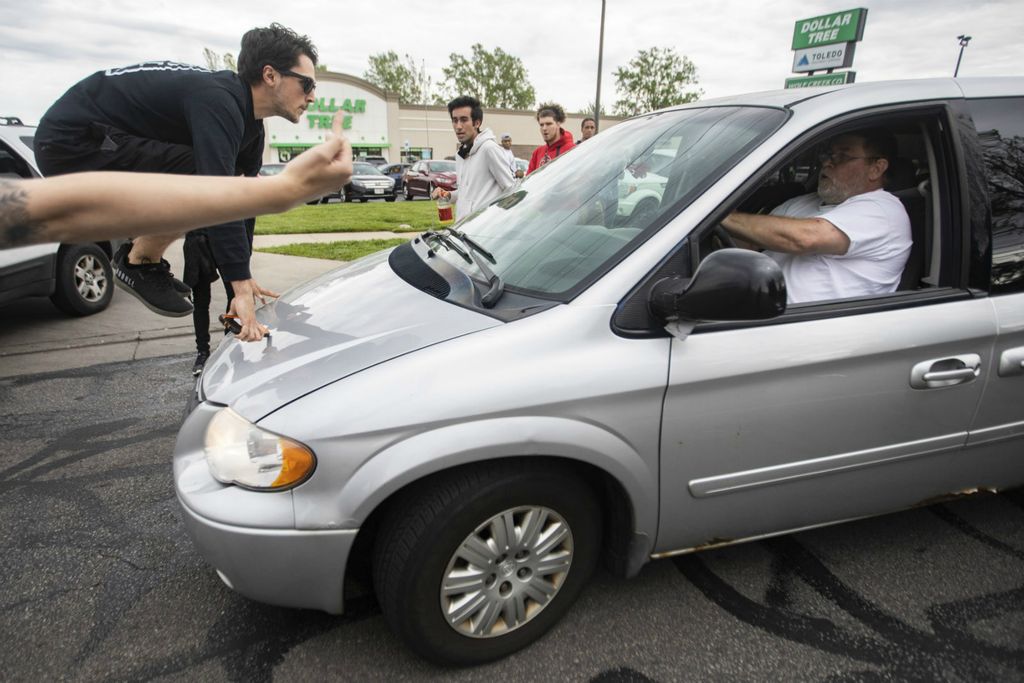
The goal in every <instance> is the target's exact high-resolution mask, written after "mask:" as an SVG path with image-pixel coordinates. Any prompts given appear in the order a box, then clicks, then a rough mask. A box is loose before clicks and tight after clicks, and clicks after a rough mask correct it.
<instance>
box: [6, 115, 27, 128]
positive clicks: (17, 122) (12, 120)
mask: <svg viewBox="0 0 1024 683" xmlns="http://www.w3.org/2000/svg"><path fill="white" fill-rule="evenodd" d="M24 125H25V124H24V123H23V122H22V120H21V119H19V118H18V117H17V116H0V126H24Z"/></svg>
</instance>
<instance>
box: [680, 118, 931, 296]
mask: <svg viewBox="0 0 1024 683" xmlns="http://www.w3.org/2000/svg"><path fill="white" fill-rule="evenodd" d="M946 149H948V146H947V145H944V144H943V143H942V135H941V127H940V125H939V117H938V114H937V113H932V114H921V115H917V116H908V115H906V114H901V115H899V116H898V117H896V116H893V117H885V116H877V117H870V118H864V119H860V120H857V121H853V122H844V123H843V124H842V125H841V126H836V127H832V128H830V129H827V130H819V131H815V132H814V133H813V134H812V135H810V136H808V137H807V138H806V139H804V140H802V141H801V142H799V143H798V144H797V146H796V147H795V148H791V149H790V151H789V152H788V153H787V154H786V155H785V156H784V157H783V158H782V159H780V161H779V162H778V163H777V164H775V165H774V166H773V167H772V168H771V169H770V170H769V171H768V172H767V173H766V174H764V175H763V176H762V177H761V178H760V181H759V182H758V183H757V185H756V186H755V187H753V189H750V190H748V191H746V192H745V193H744V194H743V195H742V196H740V197H739V199H738V201H736V202H735V203H734V204H733V206H732V209H731V211H730V212H728V213H724V214H723V216H722V217H723V218H725V217H726V216H729V218H728V219H725V220H723V221H722V225H717V224H716V225H710V226H707V227H706V228H705V229H704V230H703V231H701V232H700V233H699V234H698V235H697V236H696V243H697V249H693V250H692V254H693V258H694V260H695V263H694V265H697V263H699V262H700V261H701V260H703V259H704V258H706V257H707V256H708V255H709V254H710V253H711V252H713V251H716V250H718V249H722V248H725V247H732V246H740V247H744V248H754V249H757V250H759V251H764V252H765V253H766V254H768V255H769V256H770V257H772V258H773V260H775V261H776V262H777V263H778V264H779V266H780V268H782V270H783V273H784V275H785V277H786V280H787V293H788V295H789V296H788V300H789V304H790V307H792V306H799V305H803V304H808V305H811V304H821V303H825V302H828V303H831V302H834V301H842V300H863V299H874V298H877V297H886V296H892V295H893V294H898V293H903V292H914V291H917V290H922V289H927V288H931V287H936V286H939V285H941V284H946V283H945V282H944V280H946V279H948V275H947V273H946V272H944V271H943V259H942V258H941V255H940V246H941V243H942V240H941V235H942V232H943V230H942V229H943V222H944V221H945V220H948V219H947V218H944V216H946V215H948V212H947V211H945V210H944V209H943V207H944V201H946V200H944V199H943V192H944V188H946V187H947V186H948V183H947V182H945V181H944V179H943V178H941V177H940V173H939V169H940V168H941V167H942V164H941V163H940V162H941V160H942V158H943V156H944V155H945V154H947V152H946V151H945V150H946ZM883 154H884V155H885V158H886V162H887V164H886V167H885V170H884V174H882V175H881V177H876V176H877V170H878V169H881V168H882V166H881V165H878V164H877V159H879V158H882V155H883ZM873 164H874V166H873ZM872 169H875V170H874V171H873V170H872ZM731 212H739V214H742V216H736V217H735V218H736V219H737V220H738V219H739V218H745V219H746V220H747V221H748V223H752V224H754V225H755V226H756V227H757V229H758V230H761V231H763V232H755V233H754V234H755V235H764V236H765V242H763V243H758V242H756V241H754V240H753V239H751V240H750V241H749V242H747V241H744V240H743V239H741V238H744V237H747V233H745V232H742V231H741V230H740V229H739V228H736V229H733V226H734V225H735V223H734V222H733V220H732V219H733V218H734V217H733V216H732V213H731ZM811 218H822V219H824V220H825V221H828V225H826V226H823V225H822V224H821V222H820V221H818V222H815V223H803V224H802V225H801V224H797V223H793V222H791V221H787V219H796V220H800V219H811ZM779 219H781V220H779ZM829 226H834V228H836V229H838V230H840V231H841V232H842V233H843V234H844V235H845V236H846V238H847V239H848V240H849V247H847V250H846V252H845V253H842V254H834V253H828V252H826V251H823V250H820V249H815V248H813V247H806V248H805V247H803V246H802V244H800V243H797V244H796V246H790V244H791V243H788V242H785V241H777V242H771V241H770V240H772V239H774V238H775V236H777V235H783V234H786V231H787V230H789V229H797V228H798V227H800V228H804V229H807V230H828V229H829ZM741 227H742V226H741ZM832 234H834V233H832ZM801 249H803V250H802V251H801Z"/></svg>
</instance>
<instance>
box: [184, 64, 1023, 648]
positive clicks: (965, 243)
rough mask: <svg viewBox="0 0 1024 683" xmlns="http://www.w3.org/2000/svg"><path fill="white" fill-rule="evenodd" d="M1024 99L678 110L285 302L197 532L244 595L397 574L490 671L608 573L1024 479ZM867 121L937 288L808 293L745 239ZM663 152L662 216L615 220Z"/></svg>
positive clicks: (234, 361)
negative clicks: (743, 245)
mask: <svg viewBox="0 0 1024 683" xmlns="http://www.w3.org/2000/svg"><path fill="white" fill-rule="evenodd" d="M1022 111H1024V78H1010V79H995V78H992V79H977V80H968V79H963V80H953V79H941V80H925V81H901V82H893V83H885V82H882V83H865V84H857V85H849V86H835V87H823V88H816V89H800V90H785V91H777V92H769V93H759V94H754V95H740V96H735V97H730V98H727V99H723V100H711V101H707V102H697V103H693V104H689V105H683V106H680V107H674V108H671V109H667V110H664V111H660V112H655V113H651V114H645V115H643V116H639V117H636V118H633V119H631V120H628V121H625V122H622V123H620V124H618V125H616V126H615V127H613V128H610V129H608V130H606V131H604V132H603V133H601V135H599V136H597V137H596V138H594V139H593V140H591V141H589V142H588V143H587V144H586V145H582V146H580V147H579V148H578V149H576V150H574V151H573V153H572V154H567V155H564V156H562V157H559V158H558V159H556V160H554V161H553V162H552V163H550V164H548V165H547V166H545V167H544V168H543V169H542V170H541V171H539V172H537V173H535V174H532V175H530V176H529V177H527V178H526V179H524V180H523V181H522V183H520V184H519V185H517V186H516V187H515V188H513V189H512V190H511V191H510V192H509V193H507V194H505V195H504V196H502V197H500V198H499V199H497V200H496V201H495V202H493V203H492V204H490V205H489V206H487V207H486V208H484V209H483V210H481V211H478V212H475V213H473V214H472V215H470V216H469V217H466V218H463V219H462V220H460V221H459V222H457V223H456V224H455V225H454V229H452V230H448V231H445V232H443V233H441V234H427V235H424V236H421V237H418V238H415V239H413V240H412V241H410V242H409V243H407V244H405V245H402V246H399V247H396V248H395V249H393V250H392V251H390V252H385V253H381V254H379V255H374V256H370V257H367V258H365V259H362V260H360V261H357V262H354V263H352V264H350V265H347V266H343V267H342V268H340V269H338V270H336V271H334V272H331V273H328V274H325V275H323V276H321V277H319V278H317V279H315V280H313V281H311V282H309V283H307V284H305V285H302V286H300V287H299V288H297V289H294V290H292V291H291V292H289V293H286V294H285V295H284V296H282V297H281V298H280V299H279V300H277V301H276V302H275V303H272V304H270V305H269V306H266V307H264V308H262V309H260V312H259V317H260V319H261V321H262V322H263V323H265V324H267V325H269V326H270V327H271V328H272V329H273V333H274V336H273V338H272V341H271V342H270V344H271V346H272V347H273V353H268V349H267V348H264V346H263V345H256V344H251V343H239V342H236V341H227V342H225V343H223V344H221V346H220V348H218V349H217V351H216V353H215V354H214V356H213V357H212V358H211V359H210V362H209V363H208V364H207V366H206V369H205V372H204V374H203V375H202V377H201V378H200V381H199V383H198V386H197V392H198V393H197V395H196V398H195V400H196V402H197V405H196V406H195V408H194V410H193V411H192V412H191V414H190V415H189V416H188V417H187V419H186V421H185V423H184V424H183V426H182V428H181V431H180V434H179V436H178V440H177V444H176V446H175V455H174V478H175V483H176V488H177V495H178V500H179V501H180V503H181V504H182V507H183V509H184V518H185V523H186V526H187V528H188V529H189V532H190V533H191V535H192V538H193V539H194V541H195V543H196V545H197V547H198V548H199V550H200V552H201V553H202V554H203V556H205V557H206V559H207V560H208V561H209V562H210V563H211V564H212V565H213V566H214V567H216V569H217V572H218V574H219V575H220V576H221V578H222V579H223V580H224V582H225V583H226V584H227V585H228V586H230V587H232V588H233V589H234V590H236V591H239V592H240V593H242V594H243V595H246V596H249V597H250V598H253V599H256V600H260V601H263V602H268V603H272V604H277V605H287V606H291V607H301V608H313V609H320V610H324V611H327V612H331V613H339V612H342V610H343V608H344V593H343V586H344V585H345V582H344V581H343V578H344V577H345V576H346V574H351V573H353V572H358V571H359V568H360V567H362V566H364V565H365V564H369V565H370V572H371V573H372V576H373V585H374V590H375V591H376V593H377V597H378V600H379V603H380V605H381V609H382V610H383V613H384V616H385V618H386V620H387V622H388V623H389V624H390V625H391V627H392V628H393V629H394V630H395V632H396V633H397V634H398V635H399V636H400V637H401V638H402V639H403V640H404V641H405V642H406V643H407V645H408V646H409V647H410V648H412V649H413V650H415V651H416V652H417V653H419V654H420V655H422V656H424V657H426V658H428V659H431V660H433V661H436V662H441V663H472V662H482V661H486V660H490V659H494V658H497V657H501V656H503V655H506V654H508V653H510V652H512V651H515V650H517V649H519V648H522V647H524V646H525V645H527V644H528V643H530V642H532V641H533V640H535V639H536V638H538V637H540V636H541V635H542V634H543V633H545V632H546V631H547V630H548V629H549V628H551V626H552V625H553V624H555V623H556V622H557V621H558V620H559V619H560V618H561V617H562V615H563V614H565V612H566V610H568V609H569V606H570V604H571V603H572V601H573V600H574V599H575V598H576V596H577V595H579V593H580V591H581V589H582V588H583V586H584V584H585V583H586V581H587V579H588V577H589V576H590V574H591V573H592V571H593V570H594V567H595V565H596V564H597V562H598V560H599V559H603V560H604V561H605V563H606V564H607V566H608V567H609V568H610V569H611V571H612V572H614V573H616V574H619V575H622V576H634V575H636V574H637V573H638V572H639V571H640V569H641V567H642V566H643V565H644V564H645V563H646V562H648V561H649V560H652V559H659V558H665V557H671V556H674V555H678V554H681V553H690V552H694V551H700V550H706V549H709V548H719V547H721V546H726V545H730V544H734V543H740V542H743V541H748V540H755V539H762V538H765V537H768V536H773V535H777V534H785V533H790V532H793V531H800V530H805V529H809V528H813V527H817V526H821V525H827V524H833V523H837V522H842V521H845V520H851V519H859V518H862V517H865V516H868V515H877V514H883V513H887V512H890V511H893V510H898V509H901V508H906V507H910V506H916V505H922V504H926V503H930V502H934V501H940V500H943V499H945V498H948V497H956V496H964V495H970V494H973V493H978V492H982V491H997V490H1002V489H1005V488H1009V487H1017V486H1021V485H1022V484H1024V459H1022V458H1021V453H1022V452H1024V429H1021V425H1024V206H1022V204H1021V201H1020V198H1021V196H1024V185H1022V181H1021V178H1022V177H1024V168H1022V166H1024V161H1022V160H1024V117H1022V116H1021V112H1022ZM864 127H876V128H877V127H881V128H885V129H887V130H889V131H891V132H892V133H893V135H894V136H895V138H896V141H897V145H898V148H899V158H900V159H899V160H900V161H901V162H903V163H899V164H897V163H896V161H897V160H896V159H894V163H893V167H894V168H895V167H897V166H902V167H903V168H904V169H905V170H906V173H905V174H904V173H898V174H894V175H902V178H901V179H900V180H899V182H897V179H896V178H893V179H892V186H891V190H892V191H893V192H894V193H895V194H897V196H899V197H900V199H901V201H903V202H904V204H905V205H906V206H907V208H908V214H909V215H910V219H911V229H912V234H913V240H914V250H912V251H911V254H910V260H909V261H908V262H907V266H906V268H905V270H904V280H903V282H902V283H901V285H900V288H899V290H898V291H896V292H894V293H891V294H882V295H876V296H865V297H856V298H850V299H838V300H826V301H815V302H809V303H801V304H793V305H791V306H788V307H787V304H786V294H785V292H786V282H785V279H784V277H783V275H782V271H781V270H780V268H779V267H778V265H777V264H776V262H775V261H774V260H773V259H772V258H770V257H769V256H767V255H765V254H761V253H758V252H756V251H751V250H746V249H736V248H732V247H731V246H729V243H728V242H729V240H728V236H727V235H723V231H722V230H721V228H720V227H719V224H720V222H721V221H722V220H723V219H725V218H726V216H728V215H729V214H730V213H732V212H733V211H736V210H737V209H742V210H746V211H750V212H757V211H759V210H761V208H762V206H763V205H764V203H765V202H766V201H769V200H768V198H769V196H771V201H777V200H779V199H780V198H784V197H785V196H787V195H789V196H792V195H793V194H795V193H801V192H807V191H808V190H813V189H814V188H813V187H809V186H805V185H801V183H800V182H793V181H794V178H795V177H796V176H795V173H796V172H797V171H799V169H808V168H810V167H812V166H813V165H814V164H816V163H817V162H816V161H815V159H817V158H819V154H820V152H821V151H822V146H823V145H825V144H826V143H827V141H828V140H829V139H831V138H834V137H836V136H837V135H840V134H843V133H846V132H849V131H851V130H854V129H858V128H864ZM651 150H659V153H661V152H663V151H664V150H669V151H670V152H669V154H670V159H669V160H668V163H666V164H664V165H662V166H661V170H660V173H659V175H662V176H664V177H665V179H666V182H665V187H664V190H663V192H662V196H661V198H660V200H659V203H658V207H657V209H656V210H655V211H652V212H638V211H633V212H632V213H631V215H630V216H629V217H628V219H627V220H626V221H624V222H620V221H619V220H612V221H611V222H610V223H603V222H602V221H603V220H605V216H607V215H608V214H609V213H610V212H607V211H605V212H600V211H597V212H595V211H594V208H593V207H594V204H595V201H596V199H595V198H597V197H601V196H611V197H613V198H614V197H616V195H617V189H618V184H619V182H620V180H621V179H622V177H623V176H622V174H623V172H624V171H626V170H627V169H630V168H633V169H636V168H638V167H641V166H643V167H646V168H651V167H652V165H651V162H652V161H653V160H652V159H651V158H650V155H651V154H652V152H651ZM833 163H835V160H834V159H833ZM806 178H807V180H808V182H812V183H813V182H815V181H816V176H815V174H813V173H808V174H807V175H806ZM900 185H902V187H899V186H900ZM611 217H612V219H615V214H614V213H612V214H611Z"/></svg>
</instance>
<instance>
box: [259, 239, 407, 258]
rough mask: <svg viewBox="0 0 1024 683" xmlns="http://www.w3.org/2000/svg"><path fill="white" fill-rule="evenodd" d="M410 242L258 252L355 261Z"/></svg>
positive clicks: (310, 245) (318, 244)
mask: <svg viewBox="0 0 1024 683" xmlns="http://www.w3.org/2000/svg"><path fill="white" fill-rule="evenodd" d="M407 241H408V240H404V239H392V240H347V241H343V242H302V243H299V244H285V245H283V246H280V247H260V248H259V249H256V251H262V252H264V253H267V254H285V255H286V256H305V257H306V258H322V259H333V260H335V261H355V260H356V259H358V258H362V257H364V256H367V255H369V254H372V253H374V252H376V251H380V250H381V249H390V248H391V247H397V246H398V245H399V244H405V243H406V242H407Z"/></svg>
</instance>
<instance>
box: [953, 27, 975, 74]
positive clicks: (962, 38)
mask: <svg viewBox="0 0 1024 683" xmlns="http://www.w3.org/2000/svg"><path fill="white" fill-rule="evenodd" d="M956 38H957V40H959V41H960V56H959V57H957V58H956V68H955V69H954V70H953V78H956V77H957V74H959V73H960V60H961V59H963V58H964V48H965V47H967V43H969V42H971V37H970V36H957V37H956Z"/></svg>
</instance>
